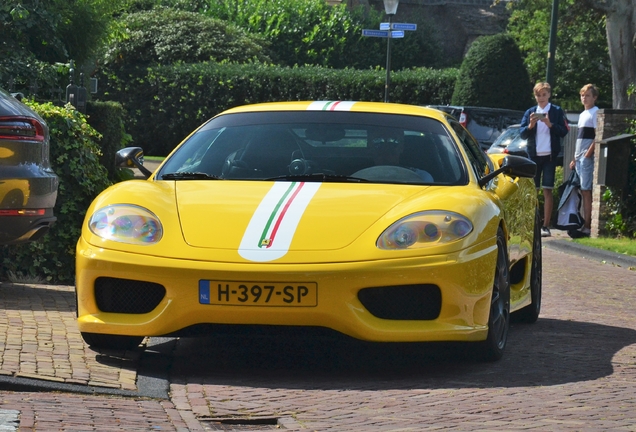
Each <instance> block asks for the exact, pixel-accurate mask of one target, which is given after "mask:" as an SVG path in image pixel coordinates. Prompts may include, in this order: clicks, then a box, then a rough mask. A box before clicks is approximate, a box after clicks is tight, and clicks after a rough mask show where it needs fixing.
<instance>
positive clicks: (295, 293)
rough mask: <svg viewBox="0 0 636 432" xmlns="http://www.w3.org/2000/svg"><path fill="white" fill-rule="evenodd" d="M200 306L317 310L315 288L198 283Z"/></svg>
mask: <svg viewBox="0 0 636 432" xmlns="http://www.w3.org/2000/svg"><path fill="white" fill-rule="evenodd" d="M199 303H201V304H212V305H236V306H296V307H298V306H316V305H317V304H318V284H316V283H314V282H302V283H286V282H233V281H213V280H200V281H199Z"/></svg>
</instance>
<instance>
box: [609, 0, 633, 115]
mask: <svg viewBox="0 0 636 432" xmlns="http://www.w3.org/2000/svg"><path fill="white" fill-rule="evenodd" d="M615 5H616V6H617V7H615V8H614V10H612V11H608V13H607V21H606V28H607V44H608V47H609V54H610V61H611V63H612V99H613V106H614V108H617V109H633V108H634V107H635V106H636V97H635V96H634V95H632V96H631V97H628V96H627V89H628V88H629V85H630V84H636V47H634V42H633V40H634V37H635V36H636V8H634V5H633V4H632V0H623V1H617V2H615Z"/></svg>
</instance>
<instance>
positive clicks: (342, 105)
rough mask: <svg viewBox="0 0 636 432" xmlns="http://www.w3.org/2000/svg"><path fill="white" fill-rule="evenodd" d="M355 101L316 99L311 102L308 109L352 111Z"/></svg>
mask: <svg viewBox="0 0 636 432" xmlns="http://www.w3.org/2000/svg"><path fill="white" fill-rule="evenodd" d="M354 104H355V102H353V101H316V102H312V103H310V104H309V106H308V107H307V111H351V107H353V105H354Z"/></svg>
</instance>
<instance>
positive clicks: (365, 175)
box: [156, 111, 466, 185]
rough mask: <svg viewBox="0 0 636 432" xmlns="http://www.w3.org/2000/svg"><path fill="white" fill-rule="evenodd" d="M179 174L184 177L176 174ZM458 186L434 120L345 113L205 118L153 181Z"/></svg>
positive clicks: (458, 169)
mask: <svg viewBox="0 0 636 432" xmlns="http://www.w3.org/2000/svg"><path fill="white" fill-rule="evenodd" d="M178 173H187V175H176V174H178ZM300 177H302V179H303V181H343V182H345V181H358V182H359V181H364V182H376V183H408V184H445V185H449V184H465V183H466V174H465V168H464V164H463V163H462V159H461V157H460V155H459V152H458V149H457V146H456V144H455V142H454V141H453V139H452V137H451V136H450V135H449V133H448V131H447V129H446V127H444V125H443V124H442V123H441V122H439V121H437V120H434V119H430V118H426V117H419V116H405V115H389V114H374V113H351V112H315V111H291V112H259V113H237V114H227V115H223V116H219V117H217V118H215V119H212V120H211V121H210V122H208V123H207V124H206V125H204V126H203V127H202V128H201V129H199V130H198V131H197V132H196V133H195V134H193V135H192V136H191V137H190V138H189V139H188V140H187V141H186V142H185V143H184V144H183V145H182V146H180V147H179V148H178V149H177V151H176V152H175V153H174V154H173V155H172V156H171V157H170V158H169V159H168V160H167V161H166V163H165V164H164V165H163V167H162V169H161V171H160V172H158V173H157V175H156V178H157V179H164V180H178V179H206V178H209V179H215V180H285V179H289V180H294V179H296V178H300Z"/></svg>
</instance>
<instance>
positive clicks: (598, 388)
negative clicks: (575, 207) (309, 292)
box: [171, 248, 636, 431]
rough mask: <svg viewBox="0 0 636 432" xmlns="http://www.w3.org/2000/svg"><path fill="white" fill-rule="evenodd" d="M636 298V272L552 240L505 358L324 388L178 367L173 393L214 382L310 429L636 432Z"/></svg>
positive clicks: (227, 410) (221, 404) (215, 401)
mask: <svg viewBox="0 0 636 432" xmlns="http://www.w3.org/2000/svg"><path fill="white" fill-rule="evenodd" d="M634 304H636V272H635V271H633V270H628V269H625V268H621V267H617V266H613V265H607V264H603V263H600V262H595V261H592V260H589V259H585V258H582V257H578V256H574V255H569V254H565V253H562V252H558V251H554V250H550V249H547V248H545V249H544V299H543V308H542V316H541V318H540V320H539V322H537V323H536V324H535V325H530V326H526V325H518V324H513V326H512V329H511V333H510V340H509V345H508V348H507V352H506V355H505V356H504V359H502V360H501V361H500V362H497V363H490V364H479V363H471V362H464V363H462V362H456V363H453V364H452V367H449V368H445V367H443V366H442V367H440V365H437V364H434V363H433V364H427V365H425V368H424V369H423V370H422V371H416V372H415V373H414V374H413V376H409V375H408V374H409V372H410V371H407V372H405V376H399V374H398V377H397V379H395V378H393V379H392V378H391V377H382V376H379V377H369V376H365V375H360V377H359V378H358V379H357V382H356V378H355V373H353V374H352V375H354V377H352V378H351V379H344V380H342V381H341V382H338V380H337V379H336V380H334V379H328V380H326V381H323V383H325V384H324V385H323V388H321V386H320V384H319V383H316V381H315V380H316V379H318V378H317V375H316V376H314V375H313V374H312V373H311V371H310V372H309V373H308V375H307V378H306V380H303V379H302V378H298V379H296V380H293V385H291V386H286V385H285V384H284V381H285V380H286V376H285V375H284V374H276V373H272V374H271V378H259V373H258V372H257V371H255V370H253V368H250V367H248V366H245V367H244V368H237V370H235V371H234V375H236V377H234V376H232V374H224V373H218V374H216V375H215V374H214V373H209V374H208V375H205V376H192V377H187V376H185V377H184V376H181V375H180V376H176V377H175V380H174V381H173V382H172V383H171V392H172V394H173V395H175V394H178V395H179V402H180V405H179V406H180V407H181V408H182V409H183V408H184V407H185V405H184V403H185V401H184V394H185V395H186V398H194V397H196V403H197V405H199V404H201V400H200V397H201V389H199V388H198V387H197V389H196V392H195V391H194V390H193V391H192V392H190V389H191V388H193V387H191V386H192V385H193V384H194V383H195V382H204V383H205V385H204V391H203V394H204V397H205V398H206V399H207V400H208V405H209V407H210V410H211V412H212V413H215V414H216V415H219V414H223V415H225V416H231V415H234V416H248V415H253V414H255V413H258V414H259V415H267V413H268V412H269V413H270V415H272V416H276V415H281V413H285V415H290V416H294V418H296V419H297V420H298V422H299V424H302V425H304V426H306V427H307V428H309V429H311V430H338V431H343V430H352V431H353V430H358V431H359V430H445V429H455V430H466V431H482V430H539V431H544V430H554V431H561V430H563V431H584V430H597V431H598V430H617V431H618V430H620V431H636V331H634V330H636V319H634V318H633V311H634V309H633V307H634V306H633V305H634ZM238 352H240V351H237V353H238ZM227 354H228V353H223V354H219V356H226V355H227ZM241 354H242V353H241ZM230 355H231V353H230ZM215 360H217V359H216V358H212V359H210V358H208V359H206V361H208V362H209V363H210V364H213V363H214V361H215ZM229 361H231V359H230V360H229ZM426 368H429V369H430V372H427V371H426ZM238 375H241V376H240V377H239V376H238ZM352 381H353V382H352ZM326 383H328V384H326ZM316 387H317V388H316ZM330 387H331V388H330Z"/></svg>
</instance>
